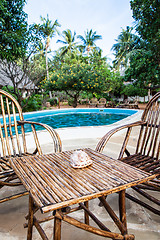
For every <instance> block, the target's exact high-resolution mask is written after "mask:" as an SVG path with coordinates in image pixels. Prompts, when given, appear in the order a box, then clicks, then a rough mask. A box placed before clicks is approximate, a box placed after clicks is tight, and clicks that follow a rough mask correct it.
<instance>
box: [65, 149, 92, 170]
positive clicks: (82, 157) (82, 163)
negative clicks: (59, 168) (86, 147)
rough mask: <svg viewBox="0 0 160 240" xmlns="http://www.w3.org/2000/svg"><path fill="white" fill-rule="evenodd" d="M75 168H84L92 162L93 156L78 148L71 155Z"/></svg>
mask: <svg viewBox="0 0 160 240" xmlns="http://www.w3.org/2000/svg"><path fill="white" fill-rule="evenodd" d="M70 160H71V166H72V167H73V168H83V167H87V166H89V165H91V164H92V160H91V158H90V157H89V156H88V154H87V153H86V152H84V151H82V150H76V151H74V152H73V154H72V155H71V157H70Z"/></svg>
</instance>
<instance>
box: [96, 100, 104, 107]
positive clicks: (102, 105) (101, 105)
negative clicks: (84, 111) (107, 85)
mask: <svg viewBox="0 0 160 240" xmlns="http://www.w3.org/2000/svg"><path fill="white" fill-rule="evenodd" d="M97 107H99V108H105V107H106V99H105V98H100V99H99V101H98V104H97Z"/></svg>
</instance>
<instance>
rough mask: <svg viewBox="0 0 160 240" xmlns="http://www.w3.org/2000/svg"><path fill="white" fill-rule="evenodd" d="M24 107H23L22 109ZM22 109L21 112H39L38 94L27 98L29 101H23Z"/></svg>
mask: <svg viewBox="0 0 160 240" xmlns="http://www.w3.org/2000/svg"><path fill="white" fill-rule="evenodd" d="M26 103H27V104H26ZM24 105H25V107H23V106H24ZM22 108H23V112H31V111H38V110H40V109H41V108H42V96H41V95H39V94H34V95H32V96H31V97H30V98H29V100H28V99H24V100H23V102H22Z"/></svg>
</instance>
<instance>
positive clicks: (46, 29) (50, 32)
mask: <svg viewBox="0 0 160 240" xmlns="http://www.w3.org/2000/svg"><path fill="white" fill-rule="evenodd" d="M41 21H42V25H39V31H40V33H41V34H42V36H43V38H44V39H45V41H46V42H45V50H46V72H47V79H48V80H49V73H48V56H47V53H48V48H49V44H50V39H51V38H52V37H53V36H55V34H56V33H58V31H57V27H60V26H61V25H60V24H59V23H58V21H57V20H55V21H54V23H52V21H51V20H49V17H48V14H47V18H43V17H42V16H41Z"/></svg>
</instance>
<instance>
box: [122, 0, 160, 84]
mask: <svg viewBox="0 0 160 240" xmlns="http://www.w3.org/2000/svg"><path fill="white" fill-rule="evenodd" d="M130 3H131V9H132V11H133V18H134V19H135V21H136V22H135V23H136V31H137V32H138V34H139V36H140V37H141V39H143V42H144V46H143V48H141V49H138V50H137V51H135V53H134V54H131V63H130V68H128V69H127V72H126V79H134V81H135V80H136V82H137V83H139V84H140V86H141V87H142V86H143V87H144V86H145V87H146V88H151V89H158V87H160V81H159V78H160V17H159V16H160V8H159V1H158V0H132V1H130Z"/></svg>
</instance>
